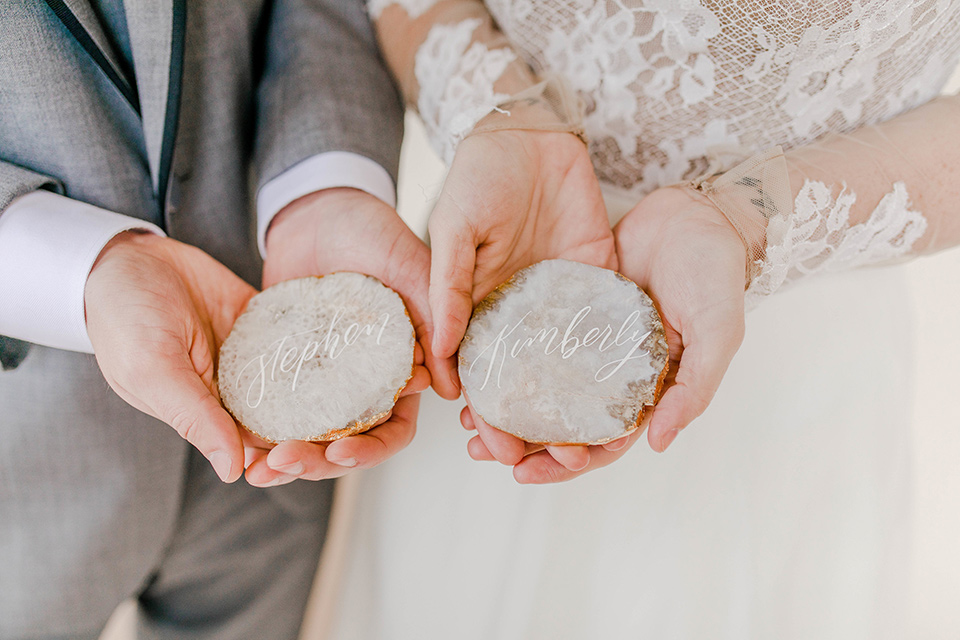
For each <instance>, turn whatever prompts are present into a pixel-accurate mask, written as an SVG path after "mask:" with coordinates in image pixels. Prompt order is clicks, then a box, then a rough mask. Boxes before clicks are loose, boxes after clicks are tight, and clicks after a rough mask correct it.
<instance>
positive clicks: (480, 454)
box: [467, 436, 497, 462]
mask: <svg viewBox="0 0 960 640" xmlns="http://www.w3.org/2000/svg"><path fill="white" fill-rule="evenodd" d="M467 455H469V456H470V457H471V458H473V459H474V460H476V461H477V462H496V461H497V459H496V458H494V457H493V454H492V453H490V449H487V445H485V444H483V440H481V439H480V436H473V437H472V438H470V440H469V441H467Z"/></svg>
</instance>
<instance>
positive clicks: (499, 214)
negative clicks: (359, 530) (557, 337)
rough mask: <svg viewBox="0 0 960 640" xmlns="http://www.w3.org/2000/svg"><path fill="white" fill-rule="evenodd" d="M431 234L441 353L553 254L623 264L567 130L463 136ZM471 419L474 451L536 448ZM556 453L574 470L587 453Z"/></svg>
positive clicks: (582, 154)
mask: <svg viewBox="0 0 960 640" xmlns="http://www.w3.org/2000/svg"><path fill="white" fill-rule="evenodd" d="M430 238H431V246H432V262H431V269H430V307H431V310H432V313H433V318H434V325H435V335H434V340H433V351H434V353H435V354H436V355H437V356H439V357H441V358H443V357H449V356H452V355H453V354H455V353H456V351H457V348H458V347H459V344H460V341H461V340H462V339H463V335H464V333H465V331H466V329H467V323H468V322H469V321H470V315H471V313H472V312H473V307H474V305H476V304H477V303H478V302H479V301H480V300H482V299H483V298H484V297H485V296H486V295H487V294H488V293H490V292H491V291H492V290H493V289H494V288H495V287H496V286H497V285H499V284H501V283H502V282H504V281H505V280H507V279H508V278H509V277H510V276H512V275H513V274H514V273H516V272H517V271H518V270H520V269H522V268H523V267H527V266H529V265H531V264H533V263H535V262H539V261H540V260H546V259H549V258H565V259H568V260H575V261H577V262H583V263H587V264H592V265H596V266H599V267H604V268H607V269H616V267H617V257H616V252H615V245H614V240H613V233H612V232H611V230H610V224H609V222H608V221H607V214H606V209H605V207H604V205H603V199H602V197H601V195H600V187H599V184H598V182H597V178H596V176H595V175H594V173H593V165H592V164H591V162H590V157H589V154H588V153H587V149H586V147H585V145H584V144H583V142H582V141H580V140H579V139H578V138H577V137H576V136H574V135H571V134H569V133H556V132H547V131H512V130H510V131H497V132H489V133H483V134H480V135H475V136H471V137H469V138H467V139H466V140H464V141H463V142H462V143H461V144H460V146H459V148H458V150H457V155H456V158H455V159H454V161H453V165H452V166H451V168H450V173H449V174H448V176H447V180H446V182H445V183H444V187H443V191H442V193H441V194H440V199H439V201H438V203H437V206H436V208H435V209H434V212H433V215H432V216H431V218H430ZM450 375H451V376H454V375H455V371H451V373H450ZM436 376H437V373H436V372H435V373H434V377H436ZM468 402H469V398H468ZM464 416H466V417H465V418H464V425H465V426H469V427H471V428H472V427H474V426H475V427H476V429H477V433H478V438H475V439H474V441H471V443H470V445H468V450H469V451H470V452H471V455H473V456H474V457H478V458H479V459H483V457H482V456H490V457H491V458H493V459H496V460H498V461H500V462H502V463H503V464H508V465H517V464H518V463H521V461H522V460H523V459H524V456H525V455H526V454H527V453H529V451H528V450H527V448H526V447H525V445H524V443H523V441H521V440H519V439H517V438H515V437H514V436H512V435H509V434H506V433H503V432H501V431H498V430H496V429H493V428H492V427H489V426H488V425H486V424H485V423H483V421H482V420H481V419H480V418H479V417H478V416H476V414H472V413H471V412H469V411H468V412H465V413H464ZM481 452H482V454H481ZM550 454H552V456H551V458H552V459H553V460H555V461H556V460H559V461H561V463H562V465H561V466H563V467H564V468H565V469H568V470H569V469H571V468H572V469H575V470H577V471H582V470H583V469H584V467H585V466H586V465H587V464H588V463H589V458H590V453H589V451H588V449H587V448H586V447H577V446H567V447H550V448H549V454H547V455H550ZM543 481H549V480H547V479H544V480H543Z"/></svg>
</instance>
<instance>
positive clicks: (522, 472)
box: [513, 429, 643, 484]
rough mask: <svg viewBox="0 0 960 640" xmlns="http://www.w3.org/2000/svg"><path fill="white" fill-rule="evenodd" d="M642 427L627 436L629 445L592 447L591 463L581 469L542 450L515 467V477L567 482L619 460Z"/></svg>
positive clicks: (526, 480)
mask: <svg viewBox="0 0 960 640" xmlns="http://www.w3.org/2000/svg"><path fill="white" fill-rule="evenodd" d="M641 433H643V430H642V429H637V430H636V431H634V432H633V433H631V434H630V435H629V436H627V438H626V439H627V446H625V447H623V448H621V449H619V450H617V451H608V450H607V449H604V448H603V447H599V446H596V447H590V464H589V465H587V466H586V467H584V468H583V469H580V470H579V471H571V470H570V469H568V468H566V467H564V466H563V465H562V464H560V463H559V462H557V460H556V459H555V458H554V457H553V456H552V455H551V454H550V453H549V452H548V451H542V452H539V453H534V454H532V455H529V456H527V457H525V458H524V459H523V461H521V462H520V464H518V465H516V466H515V467H514V468H513V477H514V479H515V480H516V481H517V482H519V483H520V484H551V483H556V482H566V481H567V480H572V479H574V478H576V477H578V476H581V475H583V474H585V473H587V472H589V471H593V470H595V469H600V468H601V467H605V466H607V465H609V464H611V463H612V462H615V461H616V460H619V459H620V458H621V457H623V455H624V454H625V453H626V452H627V450H628V449H629V448H630V446H632V445H633V443H634V442H636V441H637V440H638V439H639V438H640V435H641Z"/></svg>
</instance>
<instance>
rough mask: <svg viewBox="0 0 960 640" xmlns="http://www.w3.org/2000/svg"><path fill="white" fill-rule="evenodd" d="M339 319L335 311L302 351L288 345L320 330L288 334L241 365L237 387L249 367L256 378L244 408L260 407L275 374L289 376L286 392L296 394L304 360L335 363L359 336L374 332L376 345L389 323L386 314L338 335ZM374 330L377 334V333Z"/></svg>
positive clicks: (249, 390) (247, 394)
mask: <svg viewBox="0 0 960 640" xmlns="http://www.w3.org/2000/svg"><path fill="white" fill-rule="evenodd" d="M343 315H344V311H343V310H342V309H338V310H337V311H336V312H335V313H334V314H333V320H331V321H330V326H328V327H327V332H326V334H324V336H323V337H322V338H321V339H320V340H315V339H313V338H307V340H306V343H305V344H303V346H302V347H300V346H297V345H295V344H291V342H298V343H300V342H302V341H300V340H295V339H296V338H300V337H302V336H309V335H311V334H317V335H319V334H320V333H321V332H323V326H319V327H314V328H313V329H307V330H306V331H300V332H298V333H292V334H290V335H287V336H283V337H282V338H280V339H279V340H274V341H273V342H271V343H270V344H269V345H268V346H267V352H266V353H262V354H260V355H259V356H257V357H256V358H253V359H252V360H250V362H248V363H247V364H245V365H244V366H243V369H241V370H240V373H239V375H237V384H236V386H237V387H239V386H240V380H241V379H242V378H243V372H244V371H246V370H247V368H248V367H250V366H254V367H256V374H255V375H254V377H253V380H252V381H251V382H250V385H249V386H248V387H247V393H246V398H245V401H246V403H247V406H248V407H250V408H251V409H253V408H255V407H258V406H260V403H261V402H262V401H263V394H264V393H265V392H266V386H267V379H268V378H269V380H270V381H271V382H276V381H277V378H278V373H277V372H278V370H279V375H283V374H289V373H290V372H293V380H292V381H291V383H290V390H291V391H296V390H297V383H298V382H299V380H300V371H301V370H302V369H303V365H304V363H306V362H307V361H308V360H310V359H311V358H319V357H321V356H324V355H326V356H328V357H329V358H330V359H331V360H336V359H337V358H338V357H339V356H340V355H341V354H342V353H343V352H344V350H346V348H347V347H350V346H352V345H354V344H356V342H357V340H359V339H360V336H363V335H368V336H372V335H373V334H374V332H376V334H377V339H376V340H377V344H380V340H381V339H382V338H383V331H384V329H386V328H387V324H388V323H389V322H390V314H389V313H384V314H382V315H381V316H380V317H379V318H378V319H377V322H375V323H373V324H360V323H359V322H353V323H351V324H349V325H347V327H346V329H344V330H343V331H342V332H341V331H340V330H339V329H338V328H337V323H338V322H339V321H340V320H341V319H342V318H343ZM378 327H379V330H377V328H378Z"/></svg>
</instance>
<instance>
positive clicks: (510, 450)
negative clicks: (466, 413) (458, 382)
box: [468, 405, 525, 466]
mask: <svg viewBox="0 0 960 640" xmlns="http://www.w3.org/2000/svg"><path fill="white" fill-rule="evenodd" d="M468 406H469V405H468ZM470 415H471V417H472V418H473V423H474V425H476V427H477V435H478V436H480V439H481V440H483V444H484V445H486V447H487V449H488V450H489V451H490V453H491V455H493V457H494V459H496V460H497V461H498V462H500V463H501V464H506V465H511V466H512V465H515V464H517V463H518V462H520V460H522V459H523V455H524V453H525V447H524V444H525V443H524V442H523V440H521V439H519V438H517V437H516V436H512V435H510V434H509V433H505V432H503V431H500V430H499V429H495V428H494V427H491V426H490V425H488V424H487V423H486V422H484V421H483V418H481V417H480V416H479V415H477V413H476V412H475V411H473V409H472V408H471V409H470Z"/></svg>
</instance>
